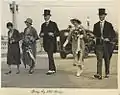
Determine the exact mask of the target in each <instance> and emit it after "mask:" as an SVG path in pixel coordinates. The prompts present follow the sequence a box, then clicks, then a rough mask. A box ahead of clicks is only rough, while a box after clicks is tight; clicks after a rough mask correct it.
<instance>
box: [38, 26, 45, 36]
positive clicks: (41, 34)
mask: <svg viewBox="0 0 120 95" xmlns="http://www.w3.org/2000/svg"><path fill="white" fill-rule="evenodd" d="M43 36H44V33H43V24H42V25H41V30H40V33H39V37H43Z"/></svg>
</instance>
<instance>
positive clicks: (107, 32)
mask: <svg viewBox="0 0 120 95" xmlns="http://www.w3.org/2000/svg"><path fill="white" fill-rule="evenodd" d="M93 34H94V35H95V37H96V38H97V39H96V45H99V44H100V37H101V29H100V21H99V22H97V23H96V24H94V29H93ZM103 37H104V38H109V40H110V41H113V40H114V38H115V31H114V29H113V26H112V24H111V23H109V22H107V21H105V23H104V28H103Z"/></svg>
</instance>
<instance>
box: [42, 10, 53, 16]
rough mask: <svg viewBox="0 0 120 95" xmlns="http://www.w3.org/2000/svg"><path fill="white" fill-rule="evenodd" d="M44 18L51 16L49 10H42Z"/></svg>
mask: <svg viewBox="0 0 120 95" xmlns="http://www.w3.org/2000/svg"><path fill="white" fill-rule="evenodd" d="M43 15H44V16H47V15H50V16H51V14H50V10H44V14H43Z"/></svg>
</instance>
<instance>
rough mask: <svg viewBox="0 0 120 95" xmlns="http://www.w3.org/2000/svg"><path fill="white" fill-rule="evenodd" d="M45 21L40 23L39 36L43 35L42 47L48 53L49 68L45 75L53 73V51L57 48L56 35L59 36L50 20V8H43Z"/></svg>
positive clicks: (55, 26)
mask: <svg viewBox="0 0 120 95" xmlns="http://www.w3.org/2000/svg"><path fill="white" fill-rule="evenodd" d="M43 15H44V20H45V22H44V23H43V24H42V25H41V32H40V34H39V36H40V37H43V47H44V50H45V51H46V52H47V54H48V59H49V70H48V72H47V73H46V74H47V75H51V74H54V73H55V72H56V67H55V63H54V58H53V53H55V52H56V50H57V37H58V36H59V29H58V26H57V24H56V23H55V22H53V21H51V20H50V17H51V14H50V10H44V14H43Z"/></svg>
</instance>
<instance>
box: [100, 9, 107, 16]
mask: <svg viewBox="0 0 120 95" xmlns="http://www.w3.org/2000/svg"><path fill="white" fill-rule="evenodd" d="M99 15H107V13H106V12H105V9H104V8H100V9H99Z"/></svg>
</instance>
